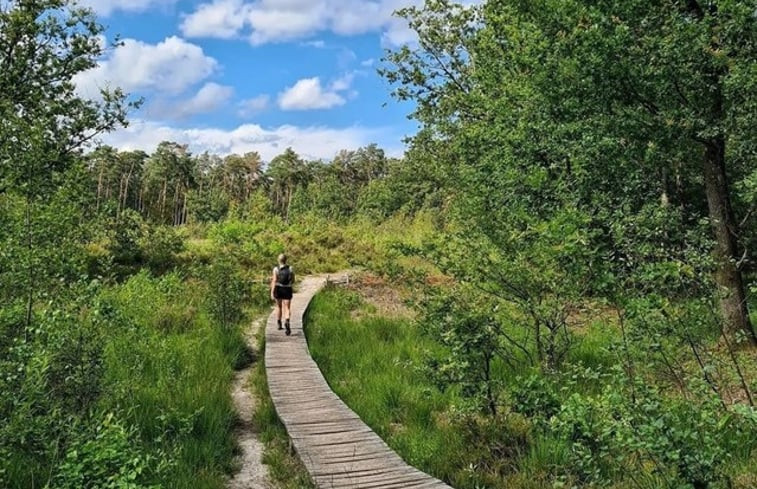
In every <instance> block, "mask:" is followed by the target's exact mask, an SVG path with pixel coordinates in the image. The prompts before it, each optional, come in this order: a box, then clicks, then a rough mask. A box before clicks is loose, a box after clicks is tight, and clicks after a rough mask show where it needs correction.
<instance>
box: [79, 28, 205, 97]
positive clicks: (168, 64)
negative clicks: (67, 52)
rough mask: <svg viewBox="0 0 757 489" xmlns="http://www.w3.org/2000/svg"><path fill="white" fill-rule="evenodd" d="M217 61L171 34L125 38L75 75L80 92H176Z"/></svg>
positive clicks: (198, 78)
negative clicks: (154, 39)
mask: <svg viewBox="0 0 757 489" xmlns="http://www.w3.org/2000/svg"><path fill="white" fill-rule="evenodd" d="M217 67H218V62H217V61H216V60H215V59H213V58H211V57H209V56H206V55H205V53H203V50H202V48H201V47H199V46H196V45H194V44H191V43H188V42H186V41H185V40H183V39H181V38H178V37H176V36H172V37H169V38H166V39H165V40H164V41H162V42H160V43H158V44H147V43H144V42H142V41H137V40H135V39H126V40H124V42H123V45H122V46H119V47H117V48H116V49H115V50H113V51H112V53H111V55H110V57H108V58H106V59H104V60H103V61H101V62H100V64H99V65H98V66H97V67H96V68H94V69H92V70H89V71H87V72H84V73H81V74H79V75H77V76H76V77H75V80H74V81H75V83H76V85H77V87H78V90H79V93H80V94H81V95H82V96H85V97H90V98H96V97H97V96H98V94H99V89H100V88H101V87H105V86H112V87H120V88H123V89H124V90H125V91H127V92H132V91H141V90H150V91H156V92H163V93H168V94H174V95H176V94H179V93H181V92H183V91H184V90H186V89H187V88H189V87H190V86H192V85H194V84H195V83H198V82H200V81H202V80H204V79H205V78H207V77H208V76H210V75H211V74H212V73H213V72H214V71H215V70H216V69H217Z"/></svg>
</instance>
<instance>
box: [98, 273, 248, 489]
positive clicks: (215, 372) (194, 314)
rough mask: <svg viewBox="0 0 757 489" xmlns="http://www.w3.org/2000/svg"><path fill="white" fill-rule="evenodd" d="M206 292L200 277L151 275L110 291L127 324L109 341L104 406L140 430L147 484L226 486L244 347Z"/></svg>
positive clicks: (237, 330) (237, 332) (138, 440)
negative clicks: (210, 308)
mask: <svg viewBox="0 0 757 489" xmlns="http://www.w3.org/2000/svg"><path fill="white" fill-rule="evenodd" d="M202 297H203V284H202V283H201V282H184V281H182V280H181V279H180V278H179V277H178V276H176V275H168V276H166V277H163V278H159V279H158V278H152V277H150V276H149V275H147V274H146V273H140V274H138V275H136V276H135V277H132V278H131V279H130V280H128V281H127V282H126V283H125V284H123V285H122V286H121V287H118V288H116V289H114V290H113V291H112V292H111V293H110V300H111V303H112V305H113V306H114V307H115V309H116V310H118V311H119V312H120V314H121V316H122V319H123V321H122V324H123V328H122V329H121V330H120V331H114V332H113V334H112V335H110V341H109V343H108V345H107V347H106V352H105V365H106V368H105V372H106V373H105V378H104V388H105V395H103V396H102V402H101V409H102V410H103V411H112V412H115V413H117V414H118V416H119V418H121V419H122V420H124V421H125V422H126V423H128V425H130V426H133V427H134V428H135V431H136V443H137V444H138V445H139V447H140V451H141V452H143V453H146V454H148V456H149V460H150V463H149V464H148V474H147V476H146V477H145V479H146V481H145V482H147V483H150V484H160V485H161V486H162V487H166V488H171V487H175V488H189V487H192V488H198V489H205V488H207V489H214V488H222V487H224V482H225V479H226V474H227V473H228V472H229V471H230V470H231V462H232V459H233V456H234V451H235V444H234V440H233V437H232V434H231V433H232V427H233V424H234V422H235V412H234V407H233V404H232V401H231V397H230V394H229V384H230V381H231V376H232V367H233V366H234V365H236V364H238V363H239V362H240V358H243V357H244V356H245V348H246V347H245V344H244V340H243V338H242V335H241V332H240V328H239V327H231V328H228V327H227V328H224V327H220V326H219V325H217V324H215V323H214V322H213V321H212V320H211V319H210V317H209V315H208V314H207V313H206V312H205V310H204V309H203V303H202Z"/></svg>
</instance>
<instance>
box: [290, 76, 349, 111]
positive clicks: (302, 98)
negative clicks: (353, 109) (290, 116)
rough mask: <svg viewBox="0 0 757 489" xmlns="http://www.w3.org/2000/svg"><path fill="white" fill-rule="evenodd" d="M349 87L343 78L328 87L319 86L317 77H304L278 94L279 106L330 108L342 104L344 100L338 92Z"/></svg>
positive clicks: (319, 81)
mask: <svg viewBox="0 0 757 489" xmlns="http://www.w3.org/2000/svg"><path fill="white" fill-rule="evenodd" d="M347 88H349V84H347V86H345V84H344V80H341V79H340V80H337V81H335V82H334V83H332V84H331V86H329V87H328V88H326V89H324V87H323V86H321V79H320V78H318V77H314V78H304V79H302V80H299V81H298V82H297V83H295V84H294V85H293V86H291V87H289V88H287V89H286V90H284V91H283V92H281V94H279V108H281V109H282V110H311V109H330V108H332V107H336V106H339V105H344V103H345V102H346V100H345V99H344V97H342V96H341V95H340V94H339V93H338V92H340V91H344V90H345V89H347Z"/></svg>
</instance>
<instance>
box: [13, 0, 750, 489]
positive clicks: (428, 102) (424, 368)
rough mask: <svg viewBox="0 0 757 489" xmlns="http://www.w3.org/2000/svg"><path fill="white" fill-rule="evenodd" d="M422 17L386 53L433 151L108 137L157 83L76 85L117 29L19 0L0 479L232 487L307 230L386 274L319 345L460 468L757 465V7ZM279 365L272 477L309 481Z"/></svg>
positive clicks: (586, 482)
mask: <svg viewBox="0 0 757 489" xmlns="http://www.w3.org/2000/svg"><path fill="white" fill-rule="evenodd" d="M400 15H401V16H403V17H405V18H406V19H408V21H409V22H410V25H411V27H412V28H413V29H414V30H415V32H416V33H417V35H418V42H417V43H414V44H410V45H407V46H405V47H403V48H400V49H397V50H394V51H390V52H388V53H387V56H386V59H385V60H384V64H383V68H382V71H381V74H382V75H383V76H384V77H385V79H386V80H387V83H388V84H390V85H391V86H393V87H394V93H395V95H396V96H397V97H398V98H399V99H402V100H408V101H411V102H412V103H413V104H414V107H415V110H414V112H413V114H412V116H413V117H414V118H415V119H416V120H417V121H418V122H419V124H420V127H421V128H420V130H419V132H418V133H417V134H416V135H415V136H413V137H412V138H411V139H410V140H409V141H408V150H407V152H406V153H405V154H404V155H403V156H402V157H401V158H390V157H387V156H386V155H385V153H384V152H383V151H382V149H381V148H379V147H378V146H376V145H369V146H366V147H363V148H359V149H354V150H345V151H342V152H340V153H339V154H337V155H336V156H335V157H334V158H333V159H331V160H329V161H311V160H308V159H307V158H304V157H302V156H301V155H299V154H297V153H296V152H295V151H293V150H292V149H287V150H285V151H283V152H282V153H281V154H280V155H278V156H276V157H275V158H273V159H272V160H271V161H270V162H264V161H262V159H261V157H260V156H259V155H258V154H257V153H254V152H253V153H248V154H244V155H236V154H231V155H214V154H208V153H204V154H193V153H192V152H191V151H190V149H189V148H188V147H187V146H185V145H181V144H177V143H174V142H163V143H161V144H160V145H159V146H158V147H157V148H156V149H155V150H154V151H153V152H151V153H149V154H148V153H145V152H141V151H118V150H117V149H115V148H111V147H107V146H97V147H95V146H94V145H93V144H92V141H94V140H96V139H97V137H98V136H99V135H101V134H103V133H104V132H107V131H110V130H113V129H114V128H116V127H118V126H120V125H123V124H126V123H127V122H128V121H127V113H128V111H129V110H130V109H132V108H134V107H137V106H139V104H140V103H141V101H140V100H136V99H133V98H130V97H129V96H128V95H127V94H124V93H122V92H121V91H119V90H112V91H109V90H104V91H103V92H102V94H101V97H100V98H99V99H98V100H95V101H90V100H83V99H81V98H80V97H79V96H78V95H77V93H76V90H75V85H74V81H73V80H74V77H75V76H76V75H77V74H78V73H81V72H82V71H84V70H87V69H89V68H91V67H92V66H94V65H95V64H96V61H97V59H98V56H100V55H101V54H102V52H103V49H106V48H107V47H106V46H103V45H102V43H101V39H100V37H99V35H100V34H101V33H102V27H101V26H100V25H99V24H98V23H97V20H96V19H95V18H94V17H93V14H92V13H91V12H90V11H88V10H82V9H77V8H73V7H72V6H71V4H70V2H68V1H66V0H43V1H34V2H20V1H10V2H0V486H1V487H11V488H22V487H23V488H27V487H29V488H35V487H40V488H43V487H49V488H82V487H92V488H94V487H102V488H105V487H108V488H111V487H112V488H142V487H145V488H147V487H166V488H168V487H177V488H184V487H193V488H203V487H207V488H218V487H223V486H224V483H225V480H226V477H227V476H228V474H229V473H230V472H231V471H233V470H234V466H233V462H232V461H233V456H234V454H235V450H236V448H235V443H234V440H233V436H232V430H233V427H234V424H235V422H236V420H235V415H234V411H233V406H232V403H231V398H230V395H229V385H230V381H231V378H232V372H233V370H234V369H235V368H238V367H240V366H242V365H245V364H247V363H249V362H250V361H251V357H250V353H249V352H248V351H247V349H246V346H245V343H244V340H243V336H242V329H243V328H244V327H246V326H247V325H248V324H249V321H250V319H251V318H252V317H253V316H255V315H260V314H263V313H264V311H265V308H266V307H267V305H268V289H267V286H268V285H267V279H268V273H269V272H270V267H271V266H272V264H273V263H274V262H275V258H276V256H277V255H278V253H280V252H282V251H286V252H287V253H288V254H289V255H290V256H292V257H293V258H292V259H293V263H294V264H295V267H296V269H297V273H298V276H300V277H301V276H303V275H306V274H308V273H316V272H332V271H337V270H343V269H355V270H362V271H363V272H361V273H363V274H364V275H363V277H364V279H363V281H362V282H361V281H360V280H358V282H357V285H356V286H353V287H352V288H351V289H350V290H339V289H329V290H327V291H325V292H324V293H323V294H321V295H320V296H318V297H316V300H315V303H314V305H313V309H312V310H311V313H310V316H309V318H308V325H307V328H308V330H307V331H308V339H309V341H310V342H311V347H312V352H313V355H314V357H315V358H316V360H317V361H318V362H319V365H320V366H321V368H322V369H323V371H324V373H325V375H326V377H327V379H328V380H329V382H330V383H331V385H332V387H333V388H334V390H335V391H336V392H338V393H339V394H340V395H341V396H343V398H344V399H345V400H346V401H347V402H348V403H349V404H350V405H351V406H352V407H353V409H355V410H356V411H357V412H358V413H359V414H360V415H361V416H362V417H363V419H364V420H365V421H366V422H367V423H369V424H370V425H371V426H372V427H373V428H374V429H375V430H376V431H377V432H378V433H379V434H381V435H382V436H383V437H385V439H386V440H387V441H388V442H389V443H390V445H392V446H393V447H394V448H395V449H396V450H397V451H398V452H399V453H400V454H402V455H403V457H405V459H406V460H407V461H408V462H410V463H412V464H414V465H416V466H418V467H419V468H422V469H423V470H426V471H428V472H429V473H431V474H433V475H435V476H436V477H439V478H442V479H444V480H445V481H446V482H448V483H450V484H451V485H453V486H454V487H459V488H471V489H474V488H480V487H508V488H510V487H514V488H542V487H553V488H554V487H586V488H593V487H614V488H641V489H646V488H657V487H664V488H671V489H673V488H676V489H678V488H693V489H703V488H744V489H746V488H751V487H755V485H757V470H756V469H755V467H757V411H756V410H755V390H757V335H755V321H757V317H755V313H754V311H755V308H757V265H756V263H757V262H755V257H754V251H753V250H754V249H755V247H757V234H756V233H755V231H757V225H756V224H757V221H756V219H757V164H756V163H757V133H756V132H755V131H754V127H757V120H756V119H755V116H757V72H755V69H754V67H755V66H756V65H757V63H755V61H757V59H755V58H756V56H757V55H756V54H755V53H757V19H756V18H755V10H754V5H753V4H752V3H750V2H744V1H736V0H717V1H710V2H703V1H686V2H667V1H666V2H662V1H656V2H655V1H653V2H649V1H640V0H638V1H637V0H626V1H622V2H621V1H600V2H590V1H584V0H543V1H542V0H538V1H532V0H531V1H519V0H512V1H500V2H495V1H489V2H483V3H482V4H481V5H478V6H474V7H470V6H468V7H463V6H458V5H456V4H454V3H453V2H450V1H447V0H428V1H427V2H426V3H425V4H424V6H422V7H417V8H408V9H404V10H402V11H400ZM369 281H373V282H378V283H380V284H382V287H384V288H385V289H386V290H391V291H393V294H390V296H391V298H392V301H393V302H394V303H395V305H396V304H397V303H398V302H403V303H405V305H406V306H407V307H408V308H409V309H407V310H405V309H404V308H403V309H402V314H397V311H396V309H393V308H391V307H388V308H383V307H378V306H376V305H375V304H374V302H372V301H371V298H370V297H368V296H367V295H366V294H365V291H364V290H363V289H361V284H363V286H365V284H366V283H367V282H369ZM400 297H401V298H402V299H399V298H400ZM253 377H254V379H253V382H254V384H255V387H256V391H257V392H258V394H259V396H260V397H261V400H262V401H261V403H260V404H259V407H258V412H257V413H256V420H257V421H258V422H259V423H260V424H261V426H262V429H263V438H264V439H266V440H267V441H268V442H269V445H270V447H269V452H268V454H267V455H266V457H267V462H268V463H269V464H270V465H271V467H272V472H273V475H274V476H275V477H276V478H278V479H280V480H281V481H282V484H283V486H285V487H293V488H294V487H303V486H306V485H307V484H309V482H308V481H307V479H306V477H305V476H304V475H302V473H301V472H299V471H298V470H299V469H297V468H296V465H297V464H296V463H295V461H294V460H292V459H290V458H287V457H289V454H288V453H287V452H288V449H287V447H286V443H285V442H283V441H282V437H283V436H284V433H283V430H282V427H281V426H280V425H279V424H278V420H277V418H276V416H275V412H274V411H273V409H272V405H271V404H270V401H269V400H267V399H265V391H266V385H265V377H264V375H263V370H262V365H260V364H259V365H258V366H257V367H256V371H255V373H254V376H253Z"/></svg>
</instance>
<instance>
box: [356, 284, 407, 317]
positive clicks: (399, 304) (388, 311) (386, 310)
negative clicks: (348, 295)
mask: <svg viewBox="0 0 757 489" xmlns="http://www.w3.org/2000/svg"><path fill="white" fill-rule="evenodd" d="M347 287H348V288H349V289H351V290H354V291H355V292H357V293H358V294H360V296H361V297H362V298H363V300H364V301H365V302H366V303H368V304H370V305H371V306H373V307H374V308H375V314H376V315H377V316H383V317H390V318H407V319H410V318H413V317H414V314H415V313H414V312H413V310H412V309H410V308H409V307H407V305H405V301H406V297H405V294H403V292H401V288H400V287H397V284H389V283H387V282H386V280H384V279H383V278H381V277H378V276H376V275H373V274H369V273H361V274H356V275H353V276H350V282H349V284H348V286H347ZM353 314H355V315H358V316H360V315H362V314H364V312H361V311H355V312H354V313H353Z"/></svg>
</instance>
